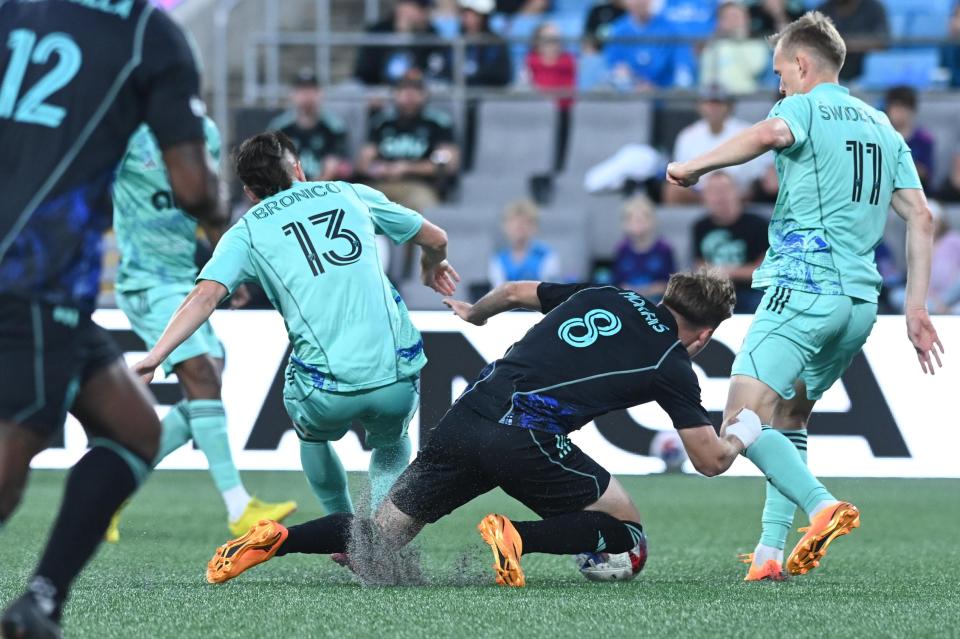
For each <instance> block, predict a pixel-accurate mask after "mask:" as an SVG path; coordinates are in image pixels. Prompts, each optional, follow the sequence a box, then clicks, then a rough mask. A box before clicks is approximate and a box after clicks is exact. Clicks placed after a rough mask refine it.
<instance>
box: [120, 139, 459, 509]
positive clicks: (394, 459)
mask: <svg viewBox="0 0 960 639" xmlns="http://www.w3.org/2000/svg"><path fill="white" fill-rule="evenodd" d="M237 175H238V176H239V177H240V180H241V181H242V182H243V184H244V192H245V193H246V194H247V196H248V198H249V199H250V200H251V201H252V202H253V203H254V206H253V207H252V208H251V209H250V210H249V211H248V212H247V213H246V214H245V215H244V216H243V217H241V218H240V220H239V221H238V222H237V223H236V225H235V226H233V228H231V229H230V230H229V231H227V232H226V234H225V235H224V236H223V238H222V239H221V240H220V243H219V244H218V245H217V248H216V250H215V251H214V254H213V257H211V258H210V261H209V262H208V263H207V265H206V266H205V267H204V268H203V270H202V271H201V272H200V275H199V277H198V278H197V285H196V287H195V288H194V289H193V291H192V292H191V293H190V295H189V296H188V297H187V298H186V299H185V300H184V301H183V304H182V305H181V306H180V308H179V310H177V312H176V313H175V314H174V316H173V319H172V320H171V322H170V324H169V325H168V326H167V328H166V330H165V331H164V334H163V336H162V337H160V339H159V340H157V342H156V344H155V345H154V346H153V348H152V349H151V351H150V353H149V354H148V355H147V357H146V359H144V360H143V361H142V362H140V363H139V364H137V365H136V366H135V370H136V371H138V372H139V373H140V374H142V375H144V377H145V379H149V378H152V375H153V371H154V370H155V369H156V368H157V366H159V365H160V364H161V363H162V362H163V361H164V360H166V359H167V358H168V357H169V356H170V354H171V353H175V352H176V349H177V348H180V346H181V344H184V343H187V342H188V341H189V339H190V337H191V335H195V334H196V331H197V330H199V329H200V328H201V327H202V326H203V325H204V322H206V321H207V318H208V317H209V316H210V314H211V313H212V312H213V309H214V308H216V306H217V304H219V303H220V301H221V300H223V299H224V298H225V297H226V296H227V295H229V294H230V293H232V292H233V291H234V290H236V288H237V287H238V286H240V285H241V284H242V283H243V282H257V283H259V284H260V286H262V287H263V289H264V291H265V292H266V294H267V296H268V297H269V299H270V301H271V303H272V304H273V305H274V307H275V308H276V309H277V310H278V311H280V314H281V315H283V319H284V321H285V323H286V326H287V333H288V335H289V338H290V342H291V344H292V345H293V353H292V354H291V356H290V362H289V364H288V366H287V372H286V384H285V386H284V404H285V406H286V409H287V412H288V413H289V414H290V417H291V419H292V420H293V425H294V429H295V430H296V433H297V436H298V437H299V438H300V457H301V461H302V462H303V470H304V472H305V473H306V476H307V480H308V482H309V483H310V486H311V487H312V488H313V490H314V492H315V493H316V495H317V497H318V498H319V499H320V501H321V503H322V504H323V506H324V508H326V510H327V511H328V512H329V513H338V512H347V513H349V512H352V511H353V504H352V503H351V500H350V495H349V493H348V491H347V478H346V474H345V473H344V470H343V466H342V465H341V464H340V460H339V459H338V457H337V455H336V453H335V452H334V450H333V448H332V447H331V445H330V442H332V441H336V440H339V439H340V438H342V437H343V436H344V435H345V434H346V433H347V431H348V430H349V428H350V425H351V424H352V423H353V421H354V420H359V421H360V422H361V423H362V424H363V427H364V429H365V431H366V442H367V444H368V445H370V446H371V447H372V448H373V454H372V457H371V461H370V486H371V501H372V503H373V504H374V506H375V505H376V504H378V503H380V502H381V501H382V500H383V498H384V497H385V496H386V494H387V491H388V490H389V489H390V486H391V485H392V484H393V482H394V480H395V479H396V478H397V477H398V476H399V474H400V473H401V472H402V471H403V469H404V468H406V466H407V463H408V462H409V461H410V452H411V450H410V439H409V437H408V435H407V425H408V423H409V421H410V419H411V418H412V416H413V414H414V412H415V411H416V408H417V406H418V405H419V373H420V369H422V368H423V366H424V365H425V364H426V361H427V359H426V356H425V355H424V353H423V340H422V339H421V337H420V333H419V332H418V331H417V329H416V328H414V326H413V324H412V323H411V321H410V317H409V315H408V313H407V309H406V306H405V305H404V303H403V300H402V299H401V298H400V295H399V294H397V291H396V290H395V289H394V288H393V286H392V285H391V284H390V281H389V280H388V279H387V277H386V275H385V274H384V272H383V266H382V263H381V259H380V256H379V255H378V253H377V244H376V241H375V236H376V235H377V234H383V235H386V236H387V237H388V238H390V239H391V240H392V241H393V242H395V243H397V244H402V243H405V242H413V243H414V244H418V245H420V247H421V248H422V249H423V259H422V267H423V268H422V272H423V282H424V284H426V285H427V286H429V287H431V288H433V289H434V290H436V291H437V292H439V293H441V294H443V295H450V294H451V293H453V292H454V290H455V289H456V282H457V281H458V280H459V276H458V275H457V274H456V272H455V271H454V270H453V268H451V267H450V265H449V264H448V263H447V261H446V243H447V236H446V234H445V233H444V232H443V230H442V229H440V228H439V227H437V226H434V225H433V224H431V223H430V222H427V221H426V220H424V219H423V217H422V216H421V215H420V214H419V213H417V212H415V211H412V210H410V209H407V208H405V207H403V206H400V205H398V204H395V203H393V202H391V201H389V200H388V199H386V197H384V195H383V194H382V193H380V192H379V191H375V190H374V189H371V188H369V187H366V186H361V185H354V184H349V183H347V182H308V181H306V177H305V176H304V173H303V168H302V167H301V165H300V162H299V160H298V159H297V157H296V151H295V149H294V146H293V143H292V142H291V141H290V140H289V138H287V137H286V136H285V135H284V134H283V133H280V132H271V133H263V134H261V135H257V136H254V137H253V138H250V139H249V140H247V141H246V142H244V143H243V144H242V145H241V147H240V150H239V152H238V154H237Z"/></svg>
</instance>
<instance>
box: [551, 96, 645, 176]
mask: <svg viewBox="0 0 960 639" xmlns="http://www.w3.org/2000/svg"><path fill="white" fill-rule="evenodd" d="M652 112H653V107H652V106H651V104H650V102H649V101H647V100H642V101H641V100H630V101H617V102H592V101H578V102H577V103H576V104H575V105H574V108H573V118H572V123H571V132H570V143H569V144H570V146H569V148H568V155H567V165H566V171H565V175H566V176H568V177H569V179H572V180H574V181H575V182H577V185H578V186H579V185H580V184H582V182H583V175H584V173H586V171H587V169H589V168H590V167H592V166H595V165H597V164H599V163H600V162H602V161H603V160H606V159H607V158H609V157H610V156H612V155H613V154H614V153H616V152H617V151H618V150H620V148H622V147H623V146H624V145H626V144H648V143H649V142H650V125H651V122H652V120H653V116H652Z"/></svg>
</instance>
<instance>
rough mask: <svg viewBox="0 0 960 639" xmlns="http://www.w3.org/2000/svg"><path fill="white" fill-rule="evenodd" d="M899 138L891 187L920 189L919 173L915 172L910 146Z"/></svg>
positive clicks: (921, 186) (915, 166) (895, 188)
mask: <svg viewBox="0 0 960 639" xmlns="http://www.w3.org/2000/svg"><path fill="white" fill-rule="evenodd" d="M897 136H898V137H899V138H900V148H899V150H898V151H897V153H898V157H897V174H896V175H895V176H894V178H893V188H894V190H897V189H922V188H923V185H922V184H921V183H920V175H919V174H918V173H917V164H916V163H915V162H914V161H913V154H911V153H910V147H908V146H907V143H906V142H905V141H904V140H903V137H902V136H900V134H899V133H898V134H897Z"/></svg>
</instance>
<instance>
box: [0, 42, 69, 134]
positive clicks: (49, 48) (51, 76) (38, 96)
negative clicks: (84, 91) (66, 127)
mask: <svg viewBox="0 0 960 639" xmlns="http://www.w3.org/2000/svg"><path fill="white" fill-rule="evenodd" d="M7 48H9V49H10V51H11V55H10V62H9V64H8V65H7V70H6V72H5V73H4V74H3V83H2V84H0V118H9V117H11V116H13V120H14V121H15V122H23V123H24V124H39V125H41V126H46V127H50V128H53V129H55V128H57V127H59V126H60V123H61V122H63V118H64V116H66V114H67V110H66V109H64V108H63V107H61V106H56V105H54V104H47V103H46V102H45V100H46V99H47V98H48V97H50V96H51V95H53V94H54V93H56V92H57V91H59V90H60V89H62V88H63V87H65V86H67V84H69V83H70V81H71V80H73V77H74V76H75V75H77V71H79V70H80V65H81V63H82V62H83V53H82V52H81V51H80V47H78V46H77V43H76V42H74V41H73V39H72V38H71V37H70V36H69V35H67V34H66V33H51V34H49V35H47V36H45V37H43V38H42V39H41V40H40V41H39V42H37V34H36V33H34V32H33V31H29V30H27V29H16V30H14V31H11V32H10V37H9V38H8V40H7ZM53 54H57V56H58V60H57V64H56V66H54V67H53V68H52V69H51V70H50V71H49V72H48V73H47V74H46V75H44V76H43V77H42V78H40V81H39V82H37V83H36V84H35V85H34V86H33V88H31V89H30V90H29V91H27V92H26V94H24V96H23V97H22V98H20V101H19V103H18V102H17V97H18V96H19V95H20V89H21V88H22V85H23V78H24V76H25V75H26V74H27V68H28V67H29V65H30V63H33V64H47V62H48V61H49V60H50V56H52V55H53ZM14 109H16V110H14Z"/></svg>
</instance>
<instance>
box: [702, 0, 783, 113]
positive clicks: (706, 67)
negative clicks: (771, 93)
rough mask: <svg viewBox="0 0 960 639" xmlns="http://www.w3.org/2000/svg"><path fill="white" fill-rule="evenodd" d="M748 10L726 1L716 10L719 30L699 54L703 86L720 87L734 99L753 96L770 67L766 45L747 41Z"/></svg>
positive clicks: (731, 0) (740, 5)
mask: <svg viewBox="0 0 960 639" xmlns="http://www.w3.org/2000/svg"><path fill="white" fill-rule="evenodd" d="M749 34H750V15H749V14H748V13H747V9H746V7H744V6H743V5H742V4H740V3H739V2H734V1H733V0H725V1H724V2H723V3H721V4H720V6H719V7H718V8H717V30H716V31H715V32H714V34H713V38H712V39H711V40H710V42H709V43H707V46H706V47H704V49H703V53H701V54H700V86H702V87H709V86H719V87H721V88H722V89H723V90H724V91H726V92H727V93H730V94H732V95H738V94H744V93H753V92H754V91H756V90H757V88H758V86H759V80H760V77H761V76H762V75H763V73H764V71H766V70H767V67H769V66H770V47H769V46H767V43H766V42H763V41H762V40H757V39H748V36H749Z"/></svg>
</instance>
